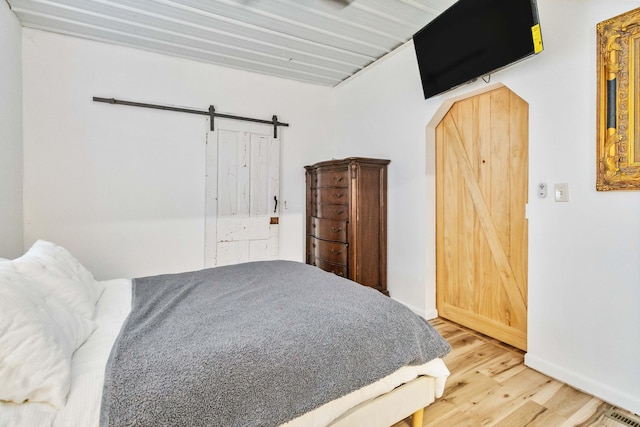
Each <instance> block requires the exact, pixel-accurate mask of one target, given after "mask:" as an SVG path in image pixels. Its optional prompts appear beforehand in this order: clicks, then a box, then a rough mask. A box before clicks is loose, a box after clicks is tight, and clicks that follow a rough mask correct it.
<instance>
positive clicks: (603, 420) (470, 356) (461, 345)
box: [392, 318, 638, 427]
mask: <svg viewBox="0 0 640 427" xmlns="http://www.w3.org/2000/svg"><path fill="white" fill-rule="evenodd" d="M431 324H432V325H434V327H435V328H436V329H437V330H438V332H440V334H442V336H443V337H444V338H445V339H446V340H447V341H449V343H450V344H451V347H452V350H451V353H449V354H448V355H447V356H446V357H445V358H444V361H445V363H446V364H447V366H448V367H449V370H450V371H451V376H450V377H449V379H448V380H447V386H446V388H445V392H444V395H443V396H442V398H440V399H438V400H436V402H434V403H433V404H431V405H430V406H429V407H428V408H426V410H425V412H424V422H423V426H424V427H452V426H456V427H458V426H463V427H464V426H469V427H472V426H496V427H525V426H526V427H569V426H571V427H624V426H625V424H622V423H620V422H618V421H616V420H612V419H610V418H607V417H605V416H604V414H605V412H607V411H608V410H610V409H611V408H613V407H612V405H610V404H608V403H606V402H603V401H601V400H600V399H597V398H595V397H593V396H591V395H589V394H586V393H583V392H581V391H579V390H576V389H574V388H572V387H569V386H568V385H566V384H563V383H562V382H560V381H556V380H554V379H552V378H549V377H547V376H545V375H543V374H541V373H539V372H537V371H534V370H533V369H530V368H528V367H527V366H525V365H524V352H522V351H521V350H518V349H516V348H515V347H511V346H509V345H507V344H504V343H501V342H500V341H497V340H495V339H493V338H489V337H487V336H484V335H482V334H479V333H477V332H475V331H472V330H470V329H468V328H465V327H463V326H460V325H458V324H456V323H453V322H449V321H448V320H445V319H440V318H439V319H435V320H432V321H431ZM619 411H620V412H621V413H623V414H625V415H627V416H629V417H630V418H632V419H635V418H638V417H637V416H634V414H631V413H629V412H627V411H624V410H619ZM409 426H411V419H410V418H407V419H406V420H403V421H400V422H399V423H397V424H395V425H394V426H392V427H409Z"/></svg>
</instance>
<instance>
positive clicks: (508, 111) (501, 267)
mask: <svg viewBox="0 0 640 427" xmlns="http://www.w3.org/2000/svg"><path fill="white" fill-rule="evenodd" d="M528 120H529V119H528V104H527V103H526V102H525V101H524V100H522V99H521V98H520V97H518V96H517V95H516V94H514V93H513V92H512V91H511V90H509V89H508V88H506V87H500V88H498V89H495V90H492V91H490V92H486V93H483V94H480V95H477V96H473V97H470V98H467V99H464V100H461V101H458V102H456V103H455V104H453V106H452V107H451V109H450V110H449V111H448V112H447V113H446V115H445V116H444V118H443V119H442V120H441V121H440V123H439V124H438V125H437V127H436V268H437V271H436V300H437V308H438V313H439V315H440V316H442V317H444V318H447V319H450V320H452V321H454V322H458V323H460V324H462V325H465V326H468V327H470V328H472V329H474V330H476V331H479V332H482V333H484V334H486V335H489V336H492V337H494V338H496V339H499V340H501V341H503V342H506V343H508V344H511V345H513V346H515V347H518V348H520V349H523V350H526V348H527V244H528V226H527V219H526V217H525V208H526V203H527V186H528Z"/></svg>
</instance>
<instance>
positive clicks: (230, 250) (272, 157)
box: [205, 119, 280, 267]
mask: <svg viewBox="0 0 640 427" xmlns="http://www.w3.org/2000/svg"><path fill="white" fill-rule="evenodd" d="M215 125H216V130H215V131H213V132H210V133H209V134H208V138H207V156H206V158H207V166H206V170H207V177H206V212H205V218H206V220H205V267H213V266H217V265H227V264H236V263H239V262H246V261H261V260H268V259H277V258H278V216H279V214H278V212H279V211H280V191H279V188H280V180H279V176H280V141H279V140H278V139H277V138H274V137H273V127H270V126H265V125H258V124H253V123H248V122H242V121H232V120H220V119H216V122H215Z"/></svg>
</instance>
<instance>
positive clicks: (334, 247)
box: [311, 238, 347, 265]
mask: <svg viewBox="0 0 640 427" xmlns="http://www.w3.org/2000/svg"><path fill="white" fill-rule="evenodd" d="M311 247H312V250H313V253H314V254H315V257H316V259H321V260H322V261H328V262H332V263H336V264H345V265H346V264H347V244H346V243H340V242H329V241H327V240H320V239H315V238H314V239H313V240H312V241H311Z"/></svg>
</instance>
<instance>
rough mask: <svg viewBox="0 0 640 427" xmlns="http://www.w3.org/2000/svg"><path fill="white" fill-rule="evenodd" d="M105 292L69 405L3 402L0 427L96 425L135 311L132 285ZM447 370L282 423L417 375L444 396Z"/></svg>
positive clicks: (402, 373) (386, 381) (394, 377)
mask: <svg viewBox="0 0 640 427" xmlns="http://www.w3.org/2000/svg"><path fill="white" fill-rule="evenodd" d="M101 284H102V285H104V289H105V290H104V292H103V294H102V296H101V297H100V300H99V301H98V303H97V306H96V313H95V321H96V323H97V324H98V327H97V328H96V329H95V331H94V332H93V333H92V335H91V336H90V337H89V339H88V340H87V341H86V342H85V343H84V344H83V345H82V346H81V347H80V348H78V349H77V350H76V352H75V353H74V355H73V359H72V368H71V369H72V383H71V391H70V393H69V396H68V399H67V404H66V406H64V407H63V408H61V409H59V410H56V409H55V408H54V407H52V406H49V405H48V404H43V403H25V404H11V403H6V402H0V427H5V426H6V427H16V426H54V427H63V426H65V427H66V426H87V427H91V426H98V424H99V413H100V402H101V395H102V387H103V382H104V368H105V365H106V363H107V359H108V357H109V354H110V351H111V347H112V346H113V343H114V342H115V340H116V338H117V336H118V333H119V332H120V328H121V326H122V324H123V323H124V321H125V319H126V318H127V315H128V314H129V311H130V308H131V281H130V280H127V279H117V280H109V281H103V282H101ZM448 375H449V371H448V369H447V367H446V366H445V364H444V362H443V361H442V360H441V359H435V360H432V361H431V362H428V363H426V364H424V365H418V366H407V367H403V368H401V369H399V370H398V371H396V372H394V373H393V374H391V375H389V376H387V377H385V378H382V379H381V380H379V381H376V382H374V383H372V384H370V385H368V386H365V387H363V388H361V389H359V390H356V391H354V392H352V393H350V394H348V395H346V396H343V397H342V398H339V399H336V400H333V401H331V402H329V403H327V404H325V405H323V406H321V407H319V408H317V409H315V410H313V411H311V412H308V413H306V414H304V415H303V416H301V417H298V418H296V419H294V420H291V421H289V422H287V423H286V424H284V425H285V426H286V427H302V426H304V427H314V426H318V427H319V426H326V425H328V424H330V423H331V422H332V421H333V420H335V419H336V418H338V417H339V416H340V415H341V414H343V413H345V412H348V411H349V410H350V409H351V408H354V407H356V406H358V405H362V404H363V403H365V402H367V401H370V400H373V399H375V398H376V397H378V396H380V395H382V394H384V393H388V392H390V391H392V390H394V389H395V388H396V387H398V386H399V385H401V384H404V383H407V382H409V381H411V380H413V379H415V378H416V377H418V376H429V377H433V378H434V387H433V389H434V396H433V397H435V398H437V397H440V396H441V395H442V393H443V390H444V385H445V380H446V378H447V376H448Z"/></svg>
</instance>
